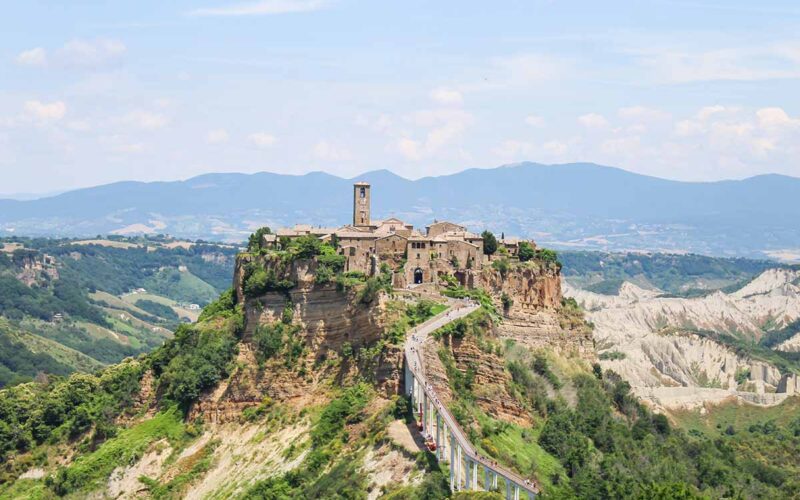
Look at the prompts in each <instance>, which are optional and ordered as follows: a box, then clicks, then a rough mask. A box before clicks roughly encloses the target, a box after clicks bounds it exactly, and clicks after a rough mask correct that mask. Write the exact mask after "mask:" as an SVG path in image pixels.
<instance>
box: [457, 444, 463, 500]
mask: <svg viewBox="0 0 800 500" xmlns="http://www.w3.org/2000/svg"><path fill="white" fill-rule="evenodd" d="M456 446H457V447H458V451H457V452H456V453H457V454H458V457H457V458H456V489H458V490H460V489H461V473H462V471H463V469H462V465H461V445H458V444H457V445H456Z"/></svg>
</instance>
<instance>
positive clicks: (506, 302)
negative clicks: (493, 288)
mask: <svg viewBox="0 0 800 500" xmlns="http://www.w3.org/2000/svg"><path fill="white" fill-rule="evenodd" d="M500 302H502V303H503V310H505V311H508V310H509V309H511V306H512V305H514V299H512V298H511V297H510V296H509V295H508V294H507V293H505V292H503V294H502V295H501V296H500Z"/></svg>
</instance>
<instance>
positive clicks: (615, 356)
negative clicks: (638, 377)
mask: <svg viewBox="0 0 800 500" xmlns="http://www.w3.org/2000/svg"><path fill="white" fill-rule="evenodd" d="M598 358H600V359H602V360H604V361H605V360H609V361H616V360H620V359H625V353H624V352H620V351H606V352H603V353H600V355H599V356H598Z"/></svg>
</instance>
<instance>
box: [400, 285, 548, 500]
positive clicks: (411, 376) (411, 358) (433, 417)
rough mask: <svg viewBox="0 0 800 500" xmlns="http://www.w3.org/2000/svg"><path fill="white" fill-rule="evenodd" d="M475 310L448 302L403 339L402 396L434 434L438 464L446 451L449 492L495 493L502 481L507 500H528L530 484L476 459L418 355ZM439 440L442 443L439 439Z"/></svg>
mask: <svg viewBox="0 0 800 500" xmlns="http://www.w3.org/2000/svg"><path fill="white" fill-rule="evenodd" d="M439 299H440V297H439ZM479 308H480V305H479V304H477V303H476V302H474V301H471V300H460V299H448V308H447V309H446V310H445V311H443V312H442V313H440V314H438V315H436V316H434V317H433V318H431V319H429V320H428V321H426V322H424V323H422V324H420V325H418V326H416V327H415V328H413V329H412V330H411V331H410V332H409V333H408V334H407V335H406V341H405V361H406V381H405V387H406V394H407V395H409V396H410V397H411V399H412V402H413V404H414V415H415V416H419V417H420V420H421V422H422V428H423V432H426V433H429V436H430V437H431V439H433V436H434V433H435V436H436V444H437V447H436V456H437V458H438V459H439V460H442V459H443V455H446V453H444V452H442V448H443V447H445V448H448V449H450V463H449V468H450V487H451V488H452V489H453V490H460V489H474V490H477V489H484V490H499V485H498V478H502V480H503V481H504V482H505V485H506V488H505V489H506V498H507V499H509V500H511V499H513V500H519V498H520V494H521V493H524V494H527V496H528V498H530V499H532V498H535V496H536V494H537V493H538V492H537V490H536V487H535V486H534V484H533V483H532V482H531V481H529V480H527V479H525V478H522V477H520V476H519V475H518V474H516V473H514V472H513V471H510V470H508V469H506V468H504V467H502V466H501V465H499V464H497V462H495V461H494V460H491V459H490V458H488V457H484V456H482V455H480V454H479V453H478V452H477V451H476V450H475V448H474V447H473V445H472V443H470V441H469V439H467V437H466V434H465V433H464V431H463V430H462V429H461V427H460V426H459V425H458V422H456V419H455V418H454V417H453V415H452V414H451V413H450V410H448V409H447V407H446V406H445V405H444V404H442V402H441V401H440V400H439V398H438V396H437V394H436V391H435V389H434V387H433V385H432V384H430V383H429V382H428V380H427V378H426V374H425V363H424V357H423V356H422V354H421V352H422V349H423V348H424V344H425V342H426V341H428V336H429V335H430V334H431V333H433V332H434V331H436V330H438V329H439V328H442V327H443V326H445V325H447V324H449V323H452V322H453V321H456V320H458V319H460V318H463V317H465V316H467V315H468V314H470V313H472V312H474V311H476V310H478V309H479ZM442 430H443V432H441V434H440V431H442ZM448 432H449V435H450V443H449V445H448V444H447V441H448V440H447V436H448ZM442 437H443V438H444V439H441V438H442ZM464 465H466V470H464ZM478 467H480V468H481V469H483V471H484V481H483V486H482V487H481V486H480V483H481V481H479V478H478ZM462 472H465V474H462ZM462 479H465V484H464V486H466V488H462Z"/></svg>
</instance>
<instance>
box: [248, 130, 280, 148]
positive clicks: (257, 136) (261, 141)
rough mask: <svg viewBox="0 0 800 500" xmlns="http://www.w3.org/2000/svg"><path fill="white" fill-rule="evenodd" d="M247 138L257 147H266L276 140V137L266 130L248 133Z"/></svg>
mask: <svg viewBox="0 0 800 500" xmlns="http://www.w3.org/2000/svg"><path fill="white" fill-rule="evenodd" d="M247 140H248V141H250V142H251V143H253V144H255V145H256V146H258V147H259V148H268V147H271V146H273V145H274V144H275V143H276V142H278V139H277V138H276V137H275V136H274V135H272V134H268V133H266V132H256V133H254V134H250V135H249V136H247Z"/></svg>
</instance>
